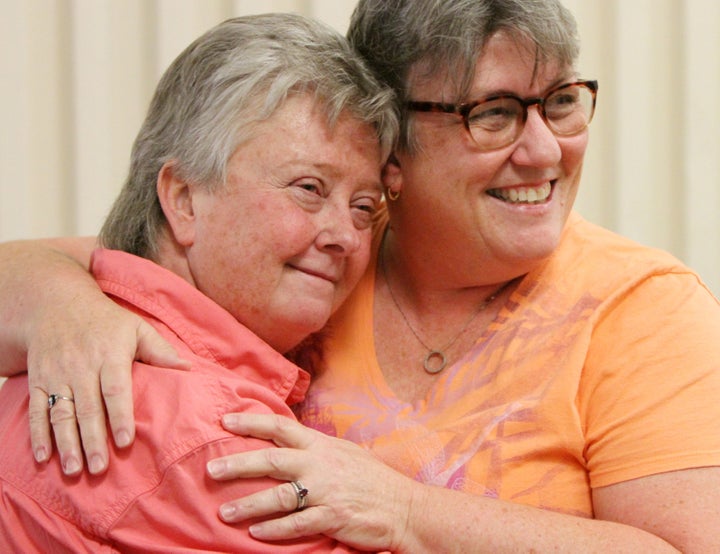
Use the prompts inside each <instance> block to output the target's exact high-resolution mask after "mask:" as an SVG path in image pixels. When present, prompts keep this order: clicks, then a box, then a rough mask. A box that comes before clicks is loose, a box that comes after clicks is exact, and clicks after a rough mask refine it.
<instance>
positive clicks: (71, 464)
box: [62, 455, 82, 475]
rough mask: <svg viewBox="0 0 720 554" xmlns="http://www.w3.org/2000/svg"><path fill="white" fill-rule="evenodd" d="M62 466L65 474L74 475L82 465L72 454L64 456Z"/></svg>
mask: <svg viewBox="0 0 720 554" xmlns="http://www.w3.org/2000/svg"><path fill="white" fill-rule="evenodd" d="M62 466H63V472H64V473H65V475H73V474H75V473H77V472H78V471H80V468H81V467H82V466H81V465H80V462H79V461H78V459H77V458H76V457H75V456H72V455H70V456H67V457H66V458H63V461H62Z"/></svg>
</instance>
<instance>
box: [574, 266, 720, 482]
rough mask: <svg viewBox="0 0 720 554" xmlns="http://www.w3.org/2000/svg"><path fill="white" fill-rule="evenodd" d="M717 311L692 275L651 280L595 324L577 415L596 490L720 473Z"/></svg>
mask: <svg viewBox="0 0 720 554" xmlns="http://www.w3.org/2000/svg"><path fill="white" fill-rule="evenodd" d="M719 398H720V304H719V303H718V301H717V299H715V298H714V297H713V295H712V294H711V293H710V292H709V291H708V290H707V289H706V288H705V287H704V286H703V285H702V284H701V283H700V282H699V281H698V279H697V277H696V276H695V275H693V274H691V273H689V272H679V273H668V274H662V275H655V276H652V277H650V278H648V279H646V280H644V281H642V282H641V283H640V284H638V285H637V286H635V287H633V288H631V289H630V290H628V291H626V292H625V293H623V294H622V295H621V296H619V297H617V298H615V299H613V300H612V302H611V303H610V304H609V305H608V307H607V309H606V310H604V311H603V312H602V315H601V316H600V319H599V320H598V321H597V323H596V326H595V329H594V332H593V336H592V341H591V347H590V349H589V352H588V357H587V360H586V365H585V371H584V373H583V378H582V383H581V386H580V392H579V395H578V407H579V410H580V414H581V417H582V418H583V425H584V431H585V434H586V445H587V446H586V449H585V458H586V461H587V464H588V470H589V475H590V482H591V486H592V487H602V486H607V485H611V484H614V483H618V482H621V481H626V480H630V479H635V478H638V477H643V476H647V475H652V474H656V473H662V472H667V471H674V470H680V469H687V468H694V467H703V466H712V465H720V402H719V401H718V399H719Z"/></svg>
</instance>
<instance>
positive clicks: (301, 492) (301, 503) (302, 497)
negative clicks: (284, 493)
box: [290, 481, 308, 512]
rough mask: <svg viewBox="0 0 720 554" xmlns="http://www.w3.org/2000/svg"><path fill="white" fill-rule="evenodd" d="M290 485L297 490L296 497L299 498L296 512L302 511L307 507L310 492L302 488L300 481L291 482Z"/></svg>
mask: <svg viewBox="0 0 720 554" xmlns="http://www.w3.org/2000/svg"><path fill="white" fill-rule="evenodd" d="M290 484H291V485H292V486H293V488H294V489H295V496H297V508H295V511H296V512H297V511H300V510H302V509H304V508H305V506H307V497H308V490H307V489H306V488H305V487H303V486H302V483H300V481H290Z"/></svg>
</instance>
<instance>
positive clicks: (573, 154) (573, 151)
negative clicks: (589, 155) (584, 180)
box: [562, 132, 588, 178]
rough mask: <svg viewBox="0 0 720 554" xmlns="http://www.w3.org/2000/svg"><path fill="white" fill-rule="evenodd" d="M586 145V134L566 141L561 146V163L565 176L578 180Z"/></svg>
mask: <svg viewBox="0 0 720 554" xmlns="http://www.w3.org/2000/svg"><path fill="white" fill-rule="evenodd" d="M587 145H588V134H587V132H586V133H584V134H582V135H580V136H577V137H574V138H573V139H568V140H567V141H566V142H565V143H564V144H563V145H562V163H563V166H564V169H565V173H566V174H567V175H569V176H573V177H574V178H579V176H580V172H581V170H582V165H583V160H584V159H585V150H586V149H587Z"/></svg>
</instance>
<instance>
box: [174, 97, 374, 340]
mask: <svg viewBox="0 0 720 554" xmlns="http://www.w3.org/2000/svg"><path fill="white" fill-rule="evenodd" d="M380 168H381V159H380V149H379V146H378V141H377V138H376V135H375V133H374V131H373V129H372V128H371V127H369V126H368V125H366V124H363V123H361V122H359V121H357V120H356V119H354V118H352V117H351V116H349V115H348V114H347V113H345V114H342V115H341V117H340V119H339V120H338V121H337V123H336V125H335V126H334V127H333V128H332V129H330V128H328V125H327V123H326V121H325V116H324V115H323V114H322V112H321V110H320V109H319V108H318V107H317V106H316V105H315V102H314V100H313V98H312V97H311V96H294V97H290V98H289V99H288V100H286V101H285V103H284V104H283V105H282V106H281V107H280V108H279V109H278V110H277V111H276V112H275V114H274V115H273V116H272V117H271V118H270V119H269V120H267V121H265V122H263V123H262V124H260V125H259V126H258V127H257V129H256V132H255V133H254V134H253V138H252V139H251V140H249V141H247V142H245V143H244V144H242V145H241V146H240V147H239V148H238V149H237V150H236V151H235V152H234V154H233V155H232V157H231V158H230V160H229V163H228V167H227V173H228V179H227V183H226V186H225V187H224V189H223V190H221V191H217V192H213V193H208V192H206V191H203V190H198V189H196V190H194V192H193V193H192V208H193V214H194V223H193V225H192V230H191V233H189V234H188V235H187V236H184V235H183V236H181V237H180V242H181V243H184V246H185V252H186V258H187V264H188V273H189V276H190V277H189V278H190V280H191V281H192V282H193V284H195V286H197V288H198V289H200V290H201V291H202V292H203V293H205V294H206V295H207V296H209V297H210V298H212V299H213V300H215V301H216V302H217V303H218V304H220V305H221V306H223V307H224V308H225V309H226V310H228V311H229V312H230V313H232V314H233V315H234V316H235V318H236V319H238V320H239V321H240V322H242V323H243V324H245V325H246V326H247V327H249V328H250V329H251V330H252V331H254V332H255V333H256V334H257V335H258V336H260V337H261V338H262V339H264V340H265V341H266V342H268V343H269V344H270V345H271V346H273V347H274V348H276V349H277V350H279V351H281V352H284V351H287V350H288V349H290V348H292V347H293V346H295V345H296V344H297V343H298V342H299V341H300V340H302V339H303V338H304V337H305V336H307V335H308V334H310V333H312V332H314V331H317V330H319V329H320V328H322V326H323V325H324V324H325V323H326V321H327V319H328V318H329V316H330V315H331V313H332V312H333V311H334V310H335V309H336V308H337V307H338V306H339V305H340V304H341V302H342V301H343V300H344V299H345V297H346V296H347V295H348V293H349V292H350V290H351V289H352V287H353V286H354V285H355V284H356V283H357V281H358V280H359V278H360V276H361V275H362V272H363V271H364V269H365V266H366V264H367V262H368V257H369V250H370V240H371V216H372V214H373V213H374V212H375V210H376V209H377V207H378V205H379V203H380V198H381V190H380Z"/></svg>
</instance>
